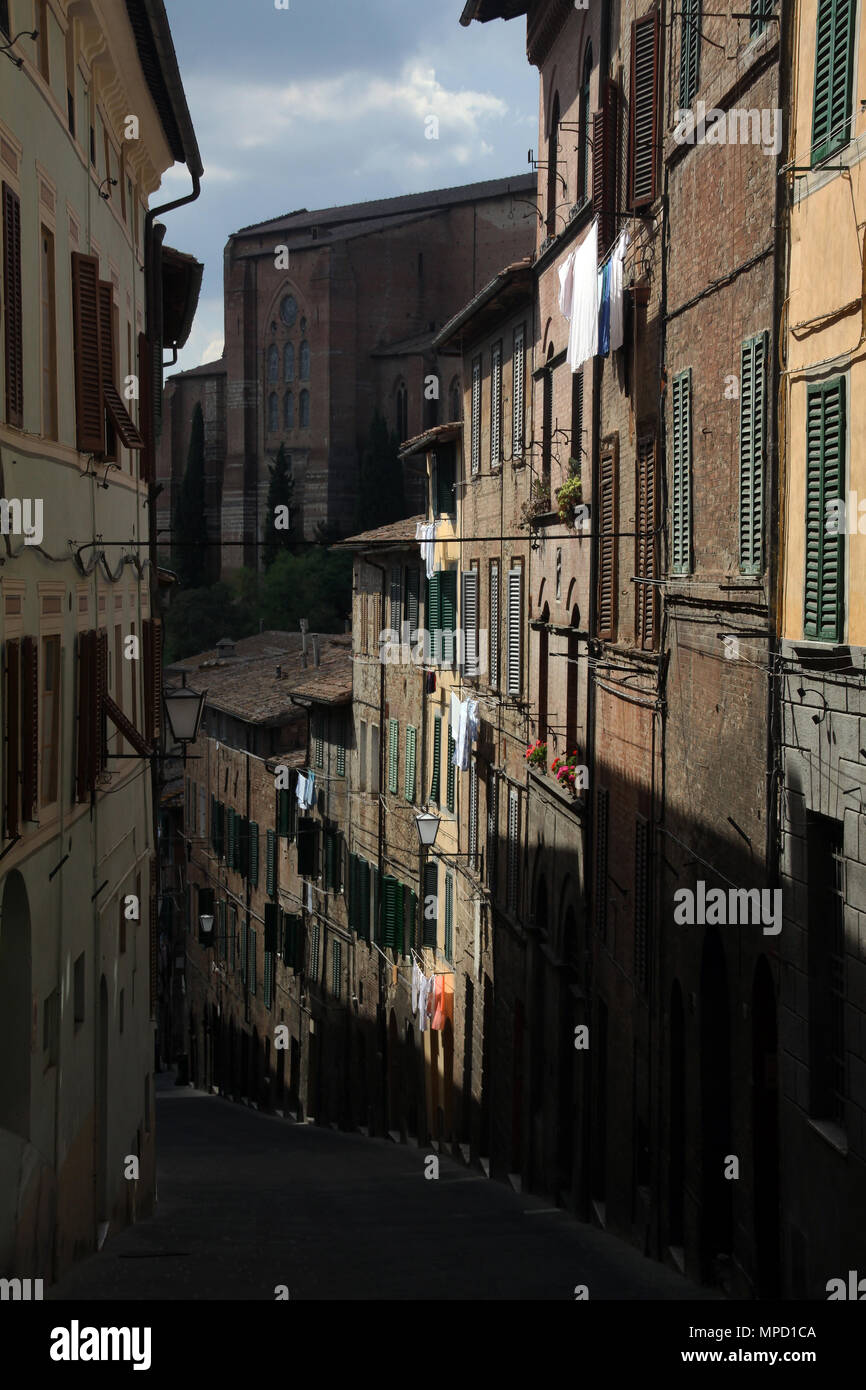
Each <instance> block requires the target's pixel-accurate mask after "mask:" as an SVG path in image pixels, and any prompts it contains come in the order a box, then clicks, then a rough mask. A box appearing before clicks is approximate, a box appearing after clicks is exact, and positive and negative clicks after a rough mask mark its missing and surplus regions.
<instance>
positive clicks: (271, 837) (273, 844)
mask: <svg viewBox="0 0 866 1390" xmlns="http://www.w3.org/2000/svg"><path fill="white" fill-rule="evenodd" d="M276 884H277V837H276V835H275V834H274V832H273V830H270V829H269V830H268V834H267V876H266V880H265V887H266V889H267V893H268V896H269V897H271V898H272V897H273V896H274V893H275V891H276Z"/></svg>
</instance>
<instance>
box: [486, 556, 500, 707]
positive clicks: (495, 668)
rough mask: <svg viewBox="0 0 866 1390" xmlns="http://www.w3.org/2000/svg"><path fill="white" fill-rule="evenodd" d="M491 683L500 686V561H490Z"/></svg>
mask: <svg viewBox="0 0 866 1390" xmlns="http://www.w3.org/2000/svg"><path fill="white" fill-rule="evenodd" d="M488 641H489V643H490V684H491V686H492V687H493V689H494V690H497V689H498V687H499V561H498V560H491V562H490V633H489V636H488Z"/></svg>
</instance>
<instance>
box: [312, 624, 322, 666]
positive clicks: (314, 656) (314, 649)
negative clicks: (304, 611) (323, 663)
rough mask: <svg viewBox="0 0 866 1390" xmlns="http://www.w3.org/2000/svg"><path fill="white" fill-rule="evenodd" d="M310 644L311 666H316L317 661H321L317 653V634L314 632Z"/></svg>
mask: <svg viewBox="0 0 866 1390" xmlns="http://www.w3.org/2000/svg"><path fill="white" fill-rule="evenodd" d="M312 643H313V665H314V666H318V664H319V661H320V659H321V658H320V653H319V636H318V633H315V632H314V633H313V636H312Z"/></svg>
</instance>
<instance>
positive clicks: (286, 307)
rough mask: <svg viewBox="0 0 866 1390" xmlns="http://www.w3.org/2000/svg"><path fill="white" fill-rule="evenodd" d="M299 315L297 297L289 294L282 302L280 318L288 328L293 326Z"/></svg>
mask: <svg viewBox="0 0 866 1390" xmlns="http://www.w3.org/2000/svg"><path fill="white" fill-rule="evenodd" d="M297 317H298V305H297V302H296V300H295V297H294V295H291V294H287V295H286V297H285V299H283V300H282V302H281V304H280V318H281V319H282V321H283V323H284V324H285V325H286V327H287V328H292V327H293V326H294V322H295V319H296V318H297Z"/></svg>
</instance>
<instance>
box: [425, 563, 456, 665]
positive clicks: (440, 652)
mask: <svg viewBox="0 0 866 1390" xmlns="http://www.w3.org/2000/svg"><path fill="white" fill-rule="evenodd" d="M433 580H438V585H437V586H436V587H437V591H438V600H439V613H438V624H437V626H436V628H435V629H433V631H432V644H433V660H434V662H435V663H436V664H438V665H443V666H453V665H454V658H455V656H456V652H457V642H456V636H457V571H456V570H442V571H441V572H440V573H439V574H434V576H433ZM433 580H431V581H430V582H431V586H432V584H433ZM434 609H435V605H434Z"/></svg>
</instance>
